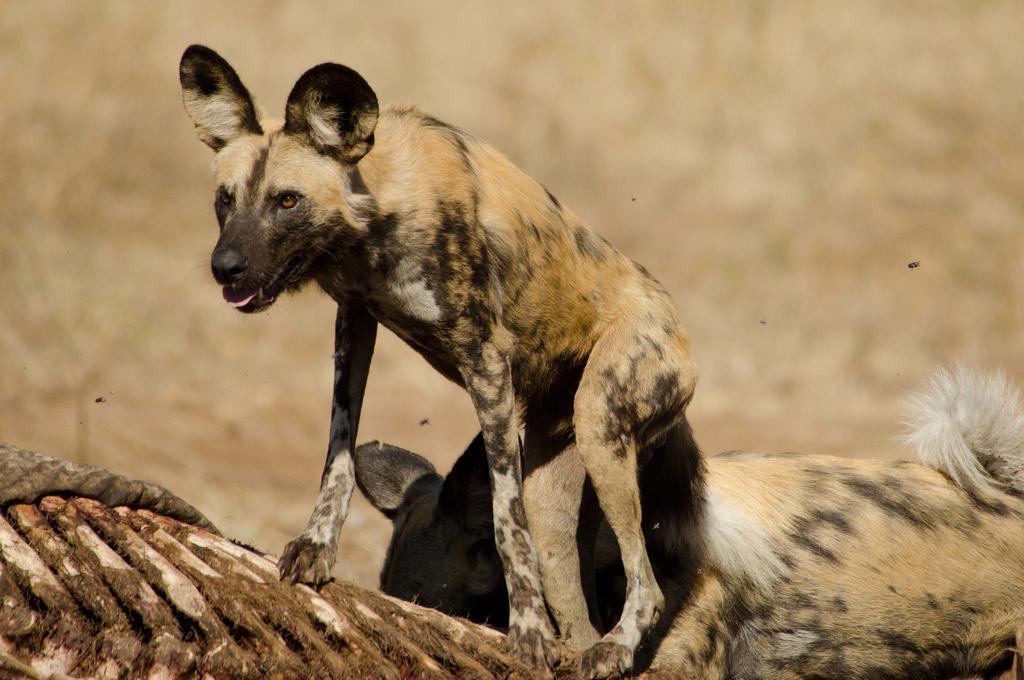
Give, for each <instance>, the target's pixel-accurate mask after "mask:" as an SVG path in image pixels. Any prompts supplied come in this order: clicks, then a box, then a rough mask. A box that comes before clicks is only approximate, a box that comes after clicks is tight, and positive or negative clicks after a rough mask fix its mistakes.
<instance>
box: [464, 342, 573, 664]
mask: <svg viewBox="0 0 1024 680" xmlns="http://www.w3.org/2000/svg"><path fill="white" fill-rule="evenodd" d="M474 354H475V355H476V357H475V359H474V360H473V363H472V366H471V367H470V368H468V369H465V370H463V379H464V382H465V385H466V389H467V390H468V392H469V395H470V397H471V398H472V400H473V406H474V407H475V408H476V412H477V417H478V418H479V419H480V430H481V432H482V433H483V437H484V445H485V446H486V447H487V464H488V468H489V470H490V478H491V495H492V503H493V510H494V541H495V543H496V544H497V548H498V555H499V556H500V557H501V562H502V567H503V569H504V571H505V584H506V585H507V587H508V599H509V626H508V643H507V644H508V647H509V650H510V651H511V652H512V653H513V654H514V655H516V656H518V657H520V658H522V659H524V660H525V661H527V662H528V663H531V664H532V665H533V666H535V667H538V668H547V667H550V666H551V665H553V664H554V662H555V660H556V659H557V653H556V650H555V635H554V631H553V630H552V628H551V622H550V621H549V620H548V614H547V610H546V609H545V607H544V598H543V595H542V594H541V584H540V572H539V568H538V564H537V551H536V548H535V547H534V545H533V540H532V539H531V538H530V533H529V529H528V528H527V524H526V512H525V510H524V507H523V480H522V466H521V462H520V454H519V432H518V427H517V424H516V407H515V395H514V393H513V388H512V376H511V371H510V369H509V365H508V360H507V358H506V357H505V356H504V354H503V353H501V352H500V351H499V350H498V349H497V348H496V347H494V346H493V345H491V344H487V345H485V346H484V347H483V348H481V350H480V351H479V352H477V353H474Z"/></svg>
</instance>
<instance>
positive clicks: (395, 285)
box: [390, 260, 441, 322]
mask: <svg viewBox="0 0 1024 680" xmlns="http://www.w3.org/2000/svg"><path fill="white" fill-rule="evenodd" d="M390 288H391V294H392V295H393V296H394V299H395V301H396V302H397V303H398V304H399V305H400V306H401V308H402V310H403V311H404V312H405V313H406V314H408V315H409V316H411V317H412V318H414V319H418V320H420V321H427V322H434V321H437V320H438V319H440V318H441V308H440V307H438V305H437V298H435V297H434V293H433V291H431V290H430V289H429V288H427V282H426V281H425V280H424V279H423V273H422V272H421V271H420V268H419V267H418V266H417V265H415V264H412V263H410V262H409V261H407V260H404V261H402V262H401V263H399V265H398V267H396V268H395V273H394V278H393V279H392V280H391V285H390Z"/></svg>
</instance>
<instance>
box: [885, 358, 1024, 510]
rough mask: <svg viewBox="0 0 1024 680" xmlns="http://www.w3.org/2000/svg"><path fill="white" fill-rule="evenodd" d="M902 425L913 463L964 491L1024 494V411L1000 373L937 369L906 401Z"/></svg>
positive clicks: (1013, 389)
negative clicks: (1004, 488)
mask: <svg viewBox="0 0 1024 680" xmlns="http://www.w3.org/2000/svg"><path fill="white" fill-rule="evenodd" d="M905 422H906V424H907V426H908V427H909V429H910V433H909V434H908V435H907V436H906V437H905V440H904V441H905V442H906V443H907V444H908V445H909V446H911V447H912V448H913V449H914V450H915V451H916V453H917V457H918V459H919V460H920V461H921V462H922V463H924V464H925V465H930V466H931V467H933V468H935V469H937V470H941V471H942V472H944V473H946V474H947V475H949V476H950V477H951V478H952V479H953V481H955V482H956V483H957V484H959V485H960V486H961V487H963V488H964V489H967V490H969V491H975V490H979V489H990V488H992V487H993V486H994V485H995V483H1002V484H1008V485H1010V486H1013V487H1014V488H1017V489H1021V490H1024V409H1022V407H1021V397H1020V393H1019V392H1018V391H1017V389H1016V388H1015V387H1014V385H1013V383H1012V382H1011V381H1010V380H1009V379H1008V378H1007V377H1006V376H1005V375H1004V374H1002V373H992V374H984V373H980V372H975V371H970V370H967V369H966V368H964V367H963V366H959V365H958V366H954V367H953V369H952V370H945V369H941V370H939V371H937V372H936V373H935V374H934V375H933V376H932V378H931V380H930V381H929V383H928V385H927V387H926V388H925V389H924V390H922V391H921V392H919V393H917V394H914V395H912V396H911V397H910V398H908V399H907V402H906V418H905ZM993 478H994V479H993Z"/></svg>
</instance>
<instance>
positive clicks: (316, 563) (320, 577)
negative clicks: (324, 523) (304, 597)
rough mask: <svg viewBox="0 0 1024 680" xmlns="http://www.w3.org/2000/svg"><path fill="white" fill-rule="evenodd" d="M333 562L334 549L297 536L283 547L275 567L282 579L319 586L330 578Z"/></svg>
mask: <svg viewBox="0 0 1024 680" xmlns="http://www.w3.org/2000/svg"><path fill="white" fill-rule="evenodd" d="M333 563H334V551H333V550H331V548H330V547H329V546H326V545H324V544H323V543H317V542H315V541H313V540H311V539H309V538H307V537H305V536H299V537H298V538H296V539H295V540H294V541H292V542H291V543H289V544H288V545H286V546H285V547H284V552H283V553H281V559H280V560H278V562H277V568H278V570H279V571H280V572H281V580H282V581H287V582H289V583H306V584H308V585H311V586H316V587H319V586H322V585H323V584H325V583H327V582H328V581H330V580H331V566H332V564H333Z"/></svg>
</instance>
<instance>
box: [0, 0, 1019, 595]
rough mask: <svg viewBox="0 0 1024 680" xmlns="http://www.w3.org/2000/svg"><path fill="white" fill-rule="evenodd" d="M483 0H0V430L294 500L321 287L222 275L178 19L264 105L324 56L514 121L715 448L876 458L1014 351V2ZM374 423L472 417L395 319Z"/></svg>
mask: <svg viewBox="0 0 1024 680" xmlns="http://www.w3.org/2000/svg"><path fill="white" fill-rule="evenodd" d="M496 8H497V5H494V6H491V5H487V6H485V5H484V4H482V3H475V4H471V3H454V2H447V1H446V2H429V3H428V2H419V3H401V4H390V3H388V4H385V3H336V4H333V5H331V6H329V7H325V6H324V3H307V4H300V3H279V2H269V1H265V2H245V3H217V4H216V5H214V4H213V3H205V2H180V3H160V4H157V3H130V2H123V3H110V2H94V3H62V2H35V3H8V4H6V5H5V7H4V11H3V13H2V14H0V58H2V62H3V63H4V65H5V67H4V68H3V69H0V88H2V89H0V91H3V92H4V93H5V97H4V103H3V104H2V106H0V133H2V138H3V140H4V153H3V158H4V161H3V163H0V440H7V441H11V442H14V443H17V444H20V445H22V446H26V447H31V448H36V449H42V450H46V451H49V452H51V453H54V454H57V455H64V456H68V457H73V458H77V459H79V460H84V461H87V462H90V463H94V464H98V465H103V466H106V467H108V468H110V469H113V470H116V471H118V472H123V473H125V474H129V475H134V476H142V477H146V478H148V479H152V480H155V481H159V482H162V483H164V484H166V485H168V486H169V487H171V488H172V489H174V490H176V491H178V492H179V493H181V494H183V495H184V496H185V497H186V498H188V499H190V500H192V501H194V502H196V503H197V504H198V505H199V506H200V507H201V508H202V509H203V510H204V511H206V512H207V514H208V515H209V516H210V517H211V519H213V520H214V521H215V522H217V523H218V524H220V525H221V526H222V527H223V528H224V529H225V530H226V531H227V532H228V533H229V534H231V535H235V536H238V537H239V538H242V539H245V540H248V541H251V542H253V543H255V544H257V545H259V546H260V547H263V548H266V549H270V550H275V551H276V550H279V549H280V548H281V546H282V545H283V543H284V542H285V541H286V540H288V539H289V538H291V537H292V536H294V535H295V534H296V533H297V532H298V531H299V530H301V528H302V526H303V525H304V523H305V520H306V517H307V513H308V511H309V509H310V507H311V503H312V499H313V497H314V495H315V492H316V485H317V482H318V480H319V471H320V466H321V464H322V454H323V450H324V446H325V441H326V431H327V419H328V403H329V391H330V384H329V383H330V368H329V365H330V359H329V355H330V348H331V337H330V334H331V326H332V325H331V318H332V311H331V304H330V302H329V301H328V300H327V299H325V298H324V296H322V295H321V294H319V293H316V292H314V291H309V292H306V293H304V294H302V295H300V296H298V297H296V298H294V299H291V300H287V301H284V303H283V304H278V305H277V306H275V308H274V309H273V310H272V311H271V312H270V313H268V314H265V315H261V316H259V317H257V318H245V317H242V316H241V315H238V314H236V313H233V312H232V311H231V310H230V309H228V308H227V306H226V305H224V304H223V302H222V301H221V300H220V295H219V291H218V289H217V287H216V286H215V285H214V284H213V283H212V282H211V280H210V276H209V274H208V273H207V271H208V266H207V254H208V250H209V248H210V246H211V245H212V243H213V242H214V239H215V233H216V229H215V224H214V219H213V214H212V210H211V209H210V202H211V196H212V185H211V182H210V178H209V175H208V172H207V165H208V162H209V151H208V150H207V149H206V148H205V147H204V146H203V145H202V144H200V143H199V142H198V141H196V140H195V138H194V137H193V133H192V129H191V124H190V123H189V121H188V119H187V118H186V116H185V113H184V111H183V109H182V107H181V104H180V98H179V97H180V95H179V90H178V84H177V76H176V65H177V61H178V57H179V56H180V54H181V51H182V50H183V49H184V47H185V46H186V45H187V44H189V43H191V42H203V43H206V44H209V45H211V46H212V47H214V48H215V49H217V50H219V51H221V52H222V54H224V55H225V56H226V57H227V58H228V59H229V61H231V62H232V63H233V64H234V65H235V66H236V68H237V69H238V70H239V72H240V74H241V76H242V78H243V80H245V82H246V83H247V84H248V86H249V88H250V89H251V90H252V91H253V92H254V93H255V94H256V95H257V97H259V98H260V99H261V101H262V103H263V106H264V108H265V109H266V110H267V111H268V112H269V113H271V114H273V115H277V114H278V112H279V111H280V110H281V108H282V107H283V102H284V98H285V96H286V94H287V92H288V90H289V88H290V87H291V85H292V83H293V82H294V80H295V78H296V77H298V75H299V74H300V73H301V72H302V71H303V70H304V69H306V68H307V67H309V66H311V65H313V64H315V63H318V62H320V61H325V60H334V61H340V62H343V63H347V64H349V65H351V66H353V67H355V68H356V69H358V70H359V71H361V72H362V73H363V74H364V75H365V76H366V77H367V79H368V80H369V81H370V82H371V83H372V84H373V85H374V87H375V88H376V89H377V92H378V94H379V95H380V98H381V100H382V101H384V102H415V103H417V104H419V105H420V106H421V107H423V108H424V109H426V110H429V111H430V112H432V113H434V114H435V115H437V116H439V117H441V118H444V119H447V120H450V121H452V122H454V123H456V124H458V125H460V126H462V127H465V128H467V129H469V130H471V131H473V132H475V133H476V134H478V135H479V136H481V137H483V138H484V139H488V140H490V141H491V142H493V143H494V144H496V145H497V146H498V147H499V148H501V149H502V150H504V151H505V152H507V153H508V154H509V155H510V156H511V157H512V158H513V159H514V160H516V161H517V162H518V163H519V164H520V165H521V166H522V167H524V168H525V169H527V170H528V171H529V172H530V173H532V174H533V175H534V176H536V177H537V178H538V179H540V180H542V181H543V182H544V183H545V184H546V185H547V186H549V187H551V188H552V190H554V191H555V192H556V193H557V194H558V195H559V197H560V198H561V199H562V201H563V202H565V203H567V204H568V205H570V206H572V207H573V209H574V210H575V211H576V212H577V213H579V214H580V215H582V216H583V217H584V218H585V219H587V220H588V221H589V222H590V223H591V224H592V225H593V226H594V227H595V228H596V229H597V230H599V231H600V232H601V233H603V234H605V235H606V236H608V237H609V238H610V239H611V240H612V241H613V242H615V243H616V244H617V245H619V246H620V247H621V248H622V249H624V250H625V251H626V252H627V253H629V254H630V255H631V256H632V257H634V258H635V259H637V260H639V261H641V262H643V263H644V264H645V265H647V266H648V268H649V269H651V271H653V272H654V273H655V274H656V275H657V276H658V277H659V278H660V279H661V280H662V281H663V282H665V283H666V285H667V286H668V287H669V289H670V290H672V291H673V292H674V294H675V295H676V297H677V301H678V304H679V306H680V307H681V309H682V311H683V314H684V318H685V319H687V322H688V325H689V328H690V330H691V333H692V335H693V337H694V340H695V348H696V352H697V357H698V360H699V362H700V364H701V368H702V373H703V377H702V381H701V384H700V386H699V389H698V393H697V397H696V400H695V402H694V405H693V407H692V418H693V421H694V423H695V427H696V428H697V431H698V435H699V436H700V438H701V440H702V441H703V442H704V444H705V447H706V448H707V449H709V450H718V449H723V448H739V447H743V448H762V449H773V450H774V449H796V450H804V451H818V452H834V453H843V454H852V455H881V456H893V455H899V454H900V452H899V449H898V447H897V446H896V444H895V443H894V441H893V439H892V437H893V435H894V434H895V432H896V431H897V429H898V424H897V419H896V412H895V406H896V404H897V402H898V399H899V397H900V395H901V394H902V393H903V392H904V391H905V390H907V389H908V388H910V387H911V386H913V385H915V384H916V383H917V382H918V381H919V380H920V379H921V378H922V377H923V376H924V375H925V374H926V373H927V372H928V371H929V369H930V368H931V367H932V366H933V365H935V364H938V363H948V362H950V361H953V360H956V359H959V360H965V361H968V362H977V363H981V364H983V365H987V366H999V367H1004V368H1005V369H1007V370H1008V371H1009V372H1010V373H1011V374H1012V375H1014V376H1016V377H1017V379H1018V380H1021V379H1024V343H1022V342H1021V340H1022V336H1024V276H1022V275H1021V265H1020V259H1021V256H1022V255H1024V252H1022V251H1024V133H1022V122H1024V41H1022V40H1021V39H1020V36H1021V27H1022V26H1024V4H1022V3H1020V2H1019V1H1017V0H1007V1H1005V2H1003V1H996V0H991V1H985V0H978V1H976V2H953V1H948V2H943V1H937V0H936V1H928V2H916V1H909V2H902V3H888V2H882V1H880V0H879V1H872V2H859V3H843V2H822V3H805V2H792V3H784V4H783V3H768V2H715V1H714V0H701V1H698V2H692V3H679V2H642V3H630V4H628V5H627V4H624V3H611V2H604V3H598V2H586V1H584V0H578V1H576V2H563V3H536V4H532V3H520V4H519V5H518V6H517V7H515V8H503V9H501V10H499V9H496ZM911 261H919V262H920V263H921V264H920V267H918V268H916V269H909V268H908V266H907V264H908V263H909V262H911ZM98 397H102V398H103V399H104V401H102V402H97V401H96V399H97V398H98ZM424 418H428V419H429V424H426V425H422V426H421V425H420V424H419V423H420V421H421V420H422V419H424ZM363 422H364V425H363V428H362V438H364V439H367V438H371V437H380V438H386V439H388V440H391V441H394V442H396V443H401V444H404V445H407V446H409V447H411V448H415V449H417V450H421V451H425V452H427V453H428V454H430V455H431V456H432V457H433V459H434V460H435V461H437V462H438V463H439V465H440V466H441V467H442V468H444V467H446V466H447V465H448V464H449V462H450V461H451V460H452V458H453V456H454V455H455V454H457V453H458V451H459V449H460V447H461V446H462V445H463V444H464V443H465V442H466V441H468V439H469V438H470V437H471V435H472V433H473V432H474V431H475V425H474V419H473V414H472V410H471V408H470V405H469V402H468V399H466V398H465V397H464V396H463V395H462V394H460V393H459V391H458V390H456V389H455V388H453V387H451V386H450V385H448V384H446V383H445V382H444V381H443V380H442V379H441V378H440V377H438V376H436V375H434V374H432V373H431V371H430V370H429V369H428V368H427V367H426V365H425V364H424V363H423V362H422V360H420V359H419V358H418V357H416V356H415V355H414V354H413V353H412V352H411V351H409V350H407V349H406V348H404V347H403V346H402V345H401V343H400V342H398V341H397V340H396V339H395V338H394V337H392V336H390V335H388V334H384V336H383V337H382V338H381V341H380V342H379V347H378V352H377V357H376V360H375V365H374V368H373V370H372V372H371V379H370V387H369V394H368V396H367V403H366V406H365V415H364V419H363ZM386 531H387V527H386V525H385V523H384V522H383V521H382V520H380V519H379V518H378V517H376V515H375V514H374V513H373V512H372V511H371V510H369V509H368V508H367V506H366V505H365V503H363V502H362V500H361V499H357V502H356V505H355V508H354V511H353V516H352V519H351V520H350V523H349V525H348V526H347V527H346V531H345V533H344V540H343V545H342V552H341V556H340V558H339V561H340V564H339V567H338V568H337V570H336V573H338V574H339V575H344V576H347V577H350V578H355V579H356V580H357V581H358V582H360V583H363V584H373V583H374V582H375V578H376V569H377V567H378V565H379V563H380V560H381V558H382V553H383V545H382V541H383V539H384V537H385V536H386Z"/></svg>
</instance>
